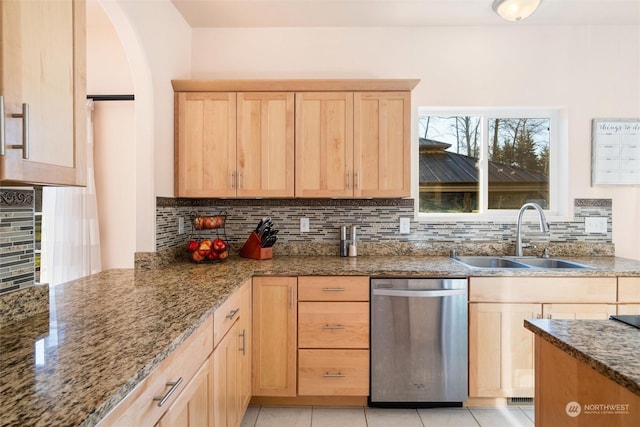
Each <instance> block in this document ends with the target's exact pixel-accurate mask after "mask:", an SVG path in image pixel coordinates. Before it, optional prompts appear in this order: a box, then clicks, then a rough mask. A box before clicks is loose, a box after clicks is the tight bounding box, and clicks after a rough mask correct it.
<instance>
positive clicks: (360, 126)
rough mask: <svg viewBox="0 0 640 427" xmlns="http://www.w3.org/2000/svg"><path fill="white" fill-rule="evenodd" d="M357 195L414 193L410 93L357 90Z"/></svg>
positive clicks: (355, 100) (355, 127)
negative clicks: (412, 182)
mask: <svg viewBox="0 0 640 427" xmlns="http://www.w3.org/2000/svg"><path fill="white" fill-rule="evenodd" d="M353 110H354V114H353V117H354V118H353V122H354V125H353V133H354V138H353V147H354V148H353V153H354V154H353V164H354V171H355V189H354V196H355V197H409V196H410V195H411V162H410V158H411V95H410V93H409V92H356V93H355V94H354V100H353Z"/></svg>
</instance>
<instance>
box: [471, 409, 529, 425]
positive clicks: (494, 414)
mask: <svg viewBox="0 0 640 427" xmlns="http://www.w3.org/2000/svg"><path fill="white" fill-rule="evenodd" d="M469 410H470V411H471V413H472V414H473V416H474V417H475V418H476V420H477V421H478V423H479V424H480V425H481V426H483V427H533V421H531V420H530V419H529V418H528V417H527V416H526V415H525V413H524V412H522V410H520V408H507V407H499V408H469Z"/></svg>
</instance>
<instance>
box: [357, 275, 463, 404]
mask: <svg viewBox="0 0 640 427" xmlns="http://www.w3.org/2000/svg"><path fill="white" fill-rule="evenodd" d="M467 335H468V323H467V279H466V278H462V279H461V278H425V279H392V278H388V279H387V278H374V279H371V358H370V360H371V390H370V396H369V405H370V406H383V407H414V408H415V407H435V406H462V402H464V401H465V400H467V397H468V378H467V360H468V353H467V352H468V345H467Z"/></svg>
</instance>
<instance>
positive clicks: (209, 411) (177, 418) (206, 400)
mask: <svg viewBox="0 0 640 427" xmlns="http://www.w3.org/2000/svg"><path fill="white" fill-rule="evenodd" d="M213 378H214V377H213V361H212V359H211V358H208V359H207V360H206V361H205V362H204V364H203V365H202V366H201V367H200V369H199V370H198V372H197V373H196V374H195V376H194V377H193V379H192V380H191V381H190V382H189V384H188V385H187V386H186V387H185V389H184V390H183V391H182V393H180V395H179V396H178V398H177V399H176V401H175V402H174V403H173V404H172V405H171V407H170V408H169V409H168V410H167V412H166V413H165V414H164V415H163V416H162V418H161V419H160V422H159V423H158V427H213V407H212V405H211V403H212V402H213Z"/></svg>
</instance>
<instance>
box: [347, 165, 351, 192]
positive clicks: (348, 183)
mask: <svg viewBox="0 0 640 427" xmlns="http://www.w3.org/2000/svg"><path fill="white" fill-rule="evenodd" d="M347 190H351V171H349V170H348V171H347Z"/></svg>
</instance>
